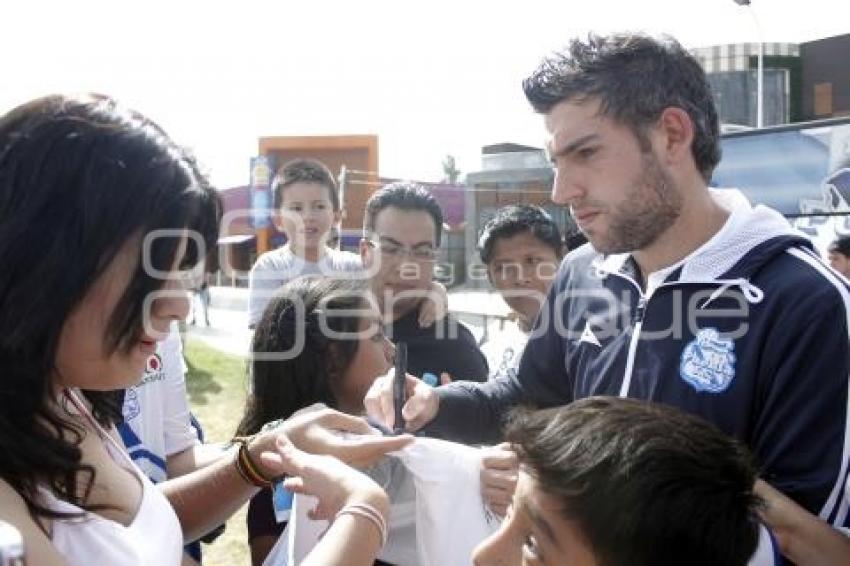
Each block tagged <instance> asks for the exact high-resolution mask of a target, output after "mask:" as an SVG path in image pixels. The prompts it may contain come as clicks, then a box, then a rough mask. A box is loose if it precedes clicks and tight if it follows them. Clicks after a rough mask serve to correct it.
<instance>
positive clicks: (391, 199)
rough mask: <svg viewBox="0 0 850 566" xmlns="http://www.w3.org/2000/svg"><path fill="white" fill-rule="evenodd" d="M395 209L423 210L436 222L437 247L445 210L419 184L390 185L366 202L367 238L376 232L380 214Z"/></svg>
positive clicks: (364, 225) (365, 223) (364, 223)
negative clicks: (388, 209) (386, 209)
mask: <svg viewBox="0 0 850 566" xmlns="http://www.w3.org/2000/svg"><path fill="white" fill-rule="evenodd" d="M390 207H395V208H399V209H401V210H421V211H423V212H427V213H428V214H429V215H430V216H431V218H432V219H433V220H434V229H435V234H436V238H437V242H436V243H437V245H438V246H439V245H440V237H441V236H442V232H443V210H442V209H441V208H440V204H439V203H438V202H437V199H435V198H434V195H432V194H431V193H430V192H429V191H428V189H426V188H425V187H423V186H422V185H420V184H418V183H411V182H406V181H400V182H396V183H390V184H389V185H385V186H383V187H381V188H380V189H378V190H377V191H375V193H374V194H373V195H372V196H371V197H369V200H368V201H366V214H365V215H364V217H363V232H364V234H365V235H366V236H368V235H369V234H371V233H372V232H374V231H375V220H376V219H377V218H378V213H379V212H381V211H382V210H384V209H385V208H390Z"/></svg>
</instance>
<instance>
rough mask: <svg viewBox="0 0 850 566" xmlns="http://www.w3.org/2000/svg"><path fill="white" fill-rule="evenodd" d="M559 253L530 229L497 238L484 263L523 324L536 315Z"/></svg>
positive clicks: (555, 267)
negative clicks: (486, 261) (487, 260)
mask: <svg viewBox="0 0 850 566" xmlns="http://www.w3.org/2000/svg"><path fill="white" fill-rule="evenodd" d="M559 263H560V258H559V254H558V253H556V252H555V250H554V249H552V246H550V245H549V244H547V243H545V242H543V241H542V240H540V239H538V238H536V237H535V236H534V235H533V234H532V233H531V232H530V231H526V232H520V233H518V234H514V235H513V236H508V237H505V238H499V239H497V240H496V241H495V243H494V245H493V253H492V256H491V259H490V262H489V263H488V264H487V273H488V275H489V276H490V282H491V283H492V284H493V287H494V288H495V289H496V290H497V291H499V293H501V295H502V298H503V299H504V300H505V302H506V303H507V304H508V306H509V307H511V309H512V310H514V311H515V312H517V313H518V314H519V315H520V316H521V317H522V318H523V322H524V324H526V325H530V324H531V323H532V322H534V319H535V318H536V317H537V313H538V312H539V311H540V306H541V305H542V303H543V300H544V299H545V298H546V293H547V292H548V291H549V286H550V285H551V284H552V281H553V280H554V278H555V274H556V273H557V272H558V264H559Z"/></svg>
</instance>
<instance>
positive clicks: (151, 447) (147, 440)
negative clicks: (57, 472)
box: [118, 323, 198, 483]
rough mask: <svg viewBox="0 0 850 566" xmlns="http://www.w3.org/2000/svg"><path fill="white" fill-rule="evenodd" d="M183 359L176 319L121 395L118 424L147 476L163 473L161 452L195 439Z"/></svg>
mask: <svg viewBox="0 0 850 566" xmlns="http://www.w3.org/2000/svg"><path fill="white" fill-rule="evenodd" d="M186 370H187V367H186V362H185V361H184V360H183V345H182V343H181V342H180V333H179V331H178V328H177V325H176V323H175V324H172V326H171V332H170V333H169V335H168V337H167V338H166V339H165V340H163V341H162V342H160V343H159V344H158V345H157V351H156V353H155V354H154V355H153V356H151V357H150V359H148V365H147V368H146V370H145V375H144V376H143V377H142V380H141V381H140V382H139V383H138V384H137V385H135V386H133V387H130V388H129V389H127V391H126V393H125V395H124V406H123V407H122V412H123V414H124V422H123V423H122V424H121V425H119V426H118V432H120V433H121V439H122V440H123V441H124V446H126V447H127V452H129V453H130V457H131V458H132V459H133V462H134V463H135V464H136V465H137V466H139V468H141V469H142V471H143V472H144V473H145V475H147V476H148V477H149V478H150V479H151V481H153V482H154V483H159V482H161V481H163V480H165V479H166V466H165V463H166V458H167V457H168V456H170V455H172V454H176V453H178V452H182V451H183V450H186V449H187V448H190V447H192V446H194V445H195V444H198V436H197V434H196V433H195V429H194V428H193V427H192V424H191V420H190V416H189V401H188V399H187V394H186V379H185V374H186Z"/></svg>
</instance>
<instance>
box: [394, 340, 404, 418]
mask: <svg viewBox="0 0 850 566" xmlns="http://www.w3.org/2000/svg"><path fill="white" fill-rule="evenodd" d="M406 378H407V344H406V343H405V342H399V343H398V344H396V346H395V376H393V409H394V410H395V423H394V424H393V432H395V433H396V434H401V433H402V432H404V417H402V416H401V408H402V407H404V401H405V394H404V393H405V381H406Z"/></svg>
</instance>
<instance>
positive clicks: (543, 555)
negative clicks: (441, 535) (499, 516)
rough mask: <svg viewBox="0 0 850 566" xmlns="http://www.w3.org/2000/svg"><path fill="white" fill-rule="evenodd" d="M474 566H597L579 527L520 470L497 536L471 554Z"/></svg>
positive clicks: (492, 536)
mask: <svg viewBox="0 0 850 566" xmlns="http://www.w3.org/2000/svg"><path fill="white" fill-rule="evenodd" d="M472 559H473V563H474V564H475V566H519V565H523V566H525V565H531V564H540V565H547V566H555V565H558V566H563V565H566V564H569V565H570V566H597V564H598V562H597V561H596V557H595V556H594V554H593V551H592V550H591V548H590V545H589V544H588V542H587V541H586V540H585V537H584V535H583V534H582V532H581V529H580V528H579V526H578V525H577V524H576V523H574V522H572V521H567V520H566V519H564V517H563V515H562V514H561V510H560V508H559V505H558V503H557V501H556V500H555V499H554V498H552V497H551V496H549V495H547V494H545V493H543V492H542V491H541V490H540V489H539V488H538V487H537V485H536V482H535V481H534V479H533V478H532V477H531V476H530V475H528V474H527V473H526V472H525V471H524V470H522V469H520V473H519V480H518V481H517V487H516V491H515V492H514V500H513V505H512V506H511V509H510V511H509V512H508V516H507V517H505V520H504V521H503V522H502V526H501V527H500V528H499V530H498V531H497V532H495V533H494V534H493V535H491V536H490V537H489V538H487V539H486V540H485V541H484V542H482V543H481V544H479V545H478V548H476V549H475V552H474V553H473V554H472Z"/></svg>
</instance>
